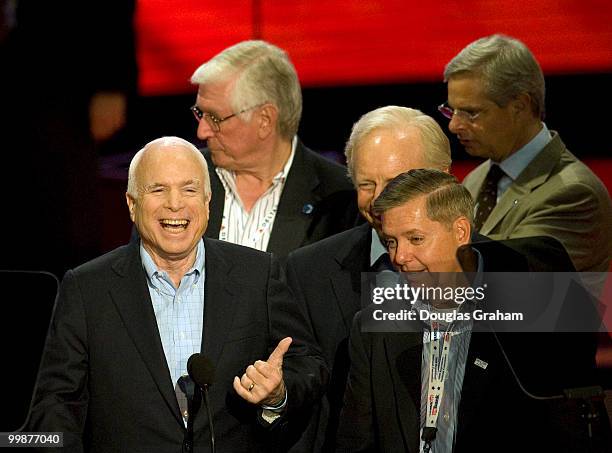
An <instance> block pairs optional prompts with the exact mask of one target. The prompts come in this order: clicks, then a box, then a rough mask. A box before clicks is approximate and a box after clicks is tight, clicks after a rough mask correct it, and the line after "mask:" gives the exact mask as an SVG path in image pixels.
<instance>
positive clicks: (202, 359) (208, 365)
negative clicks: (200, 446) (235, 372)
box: [187, 352, 215, 453]
mask: <svg viewBox="0 0 612 453" xmlns="http://www.w3.org/2000/svg"><path fill="white" fill-rule="evenodd" d="M187 373H189V376H190V377H191V379H193V382H195V384H196V385H197V386H198V387H199V388H200V390H201V391H202V392H203V393H204V400H205V401H206V412H207V413H208V425H209V426H210V450H211V452H212V453H215V429H214V427H213V416H212V406H211V403H210V397H209V396H208V387H209V386H210V385H212V383H213V382H214V381H215V366H214V365H213V364H212V362H211V361H210V359H209V358H208V357H206V356H204V355H202V354H200V353H199V352H196V353H195V354H193V355H192V356H191V357H189V360H187ZM196 393H198V394H200V392H196ZM192 429H193V426H192ZM192 434H193V431H192Z"/></svg>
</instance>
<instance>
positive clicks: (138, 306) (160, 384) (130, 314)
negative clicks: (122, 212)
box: [110, 242, 183, 426]
mask: <svg viewBox="0 0 612 453" xmlns="http://www.w3.org/2000/svg"><path fill="white" fill-rule="evenodd" d="M139 244H140V242H134V243H132V244H130V246H129V247H128V249H127V250H126V254H125V255H124V256H123V257H122V258H120V259H119V260H117V262H116V263H115V264H114V265H113V270H114V271H115V273H116V275H117V278H116V279H115V280H116V281H115V282H113V284H112V285H111V287H112V289H111V290H110V294H111V299H112V300H113V303H114V304H115V307H116V308H117V311H118V312H119V316H120V317H121V319H122V321H123V324H124V325H125V328H126V330H127V332H128V335H129V336H130V338H131V339H132V341H133V342H134V345H135V346H136V349H138V352H139V353H140V355H141V356H142V359H143V361H144V363H145V365H146V367H147V368H148V370H149V372H150V373H151V376H152V377H153V380H154V381H155V384H156V385H157V388H158V389H159V392H160V393H161V395H162V397H163V398H164V400H165V401H166V404H167V405H168V408H169V409H170V410H171V411H172V412H173V414H174V416H175V418H176V420H177V422H179V423H180V424H181V426H183V419H182V418H181V415H180V411H179V407H178V403H177V401H176V396H175V394H174V386H173V384H172V378H171V376H170V370H169V369H168V363H167V361H166V356H165V355H164V349H163V346H162V343H161V338H160V336H159V329H158V326H157V320H156V319H155V313H154V312H153V304H152V302H151V296H150V294H149V289H148V287H147V283H146V278H147V277H146V274H145V271H144V269H143V267H142V263H141V261H140V254H139V253H140V252H139ZM124 365H125V364H124Z"/></svg>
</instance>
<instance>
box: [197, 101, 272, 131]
mask: <svg viewBox="0 0 612 453" xmlns="http://www.w3.org/2000/svg"><path fill="white" fill-rule="evenodd" d="M264 104H265V102H264V103H262V104H257V105H254V106H252V107H248V108H246V109H243V110H240V111H239V112H235V113H232V114H230V115H227V116H224V117H223V118H217V116H216V115H215V114H214V113H209V112H204V111H203V110H202V109H201V108H200V107H198V105H197V104H194V105H192V106H191V107H189V110H191V113H193V116H194V117H195V119H196V121H197V122H198V123H199V122H200V121H202V119H205V120H206V123H208V125H209V126H210V128H211V129H212V130H213V131H215V132H221V123H222V122H224V121H227V120H229V119H230V118H233V117H235V116H238V115H241V114H243V113H245V112H248V111H249V110H253V109H256V108H257V107H261V106H262V105H264Z"/></svg>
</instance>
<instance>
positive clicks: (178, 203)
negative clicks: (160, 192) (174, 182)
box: [166, 190, 183, 211]
mask: <svg viewBox="0 0 612 453" xmlns="http://www.w3.org/2000/svg"><path fill="white" fill-rule="evenodd" d="M166 207H167V208H168V209H170V210H172V211H178V210H180V209H181V208H182V207H183V196H182V195H181V193H180V191H178V190H171V191H170V192H169V193H168V196H167V197H166Z"/></svg>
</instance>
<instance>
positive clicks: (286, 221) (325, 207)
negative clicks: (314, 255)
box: [203, 142, 358, 259]
mask: <svg viewBox="0 0 612 453" xmlns="http://www.w3.org/2000/svg"><path fill="white" fill-rule="evenodd" d="M203 152H204V157H206V160H207V161H208V170H209V173H210V184H211V189H212V199H211V201H210V219H209V221H208V229H207V230H206V234H205V235H206V236H207V237H212V238H218V237H219V229H220V228H221V217H222V216H223V206H224V202H225V190H224V188H223V184H222V183H221V180H220V179H219V176H218V175H217V172H216V171H215V166H214V164H213V163H212V160H211V157H210V153H209V151H208V150H204V151H203ZM357 218H358V211H357V204H356V196H355V190H354V188H353V185H352V184H351V182H350V180H349V178H348V176H347V173H346V168H345V167H343V166H341V165H338V164H337V163H335V162H332V161H331V160H329V159H326V158H325V157H322V156H320V155H318V154H317V153H315V152H313V151H311V150H310V149H308V148H306V147H305V146H304V145H303V144H302V143H301V142H298V144H297V148H296V150H295V157H294V158H293V163H292V165H291V169H290V170H289V174H288V176H287V180H286V181H285V187H284V188H283V193H282V195H281V198H280V201H279V205H278V211H277V213H276V218H275V219H274V225H273V227H272V233H271V235H270V242H269V243H268V249H267V251H268V252H272V253H274V255H275V256H277V257H279V258H281V259H282V258H284V257H286V256H287V255H288V254H289V252H290V251H292V250H294V249H297V248H298V247H301V246H303V245H306V244H311V243H313V242H316V241H318V240H320V239H323V238H325V237H328V236H331V235H333V234H336V233H339V232H341V231H344V230H346V229H348V228H351V227H352V226H354V225H355V222H356V220H357Z"/></svg>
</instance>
